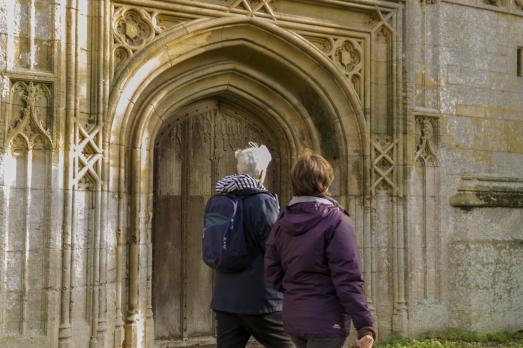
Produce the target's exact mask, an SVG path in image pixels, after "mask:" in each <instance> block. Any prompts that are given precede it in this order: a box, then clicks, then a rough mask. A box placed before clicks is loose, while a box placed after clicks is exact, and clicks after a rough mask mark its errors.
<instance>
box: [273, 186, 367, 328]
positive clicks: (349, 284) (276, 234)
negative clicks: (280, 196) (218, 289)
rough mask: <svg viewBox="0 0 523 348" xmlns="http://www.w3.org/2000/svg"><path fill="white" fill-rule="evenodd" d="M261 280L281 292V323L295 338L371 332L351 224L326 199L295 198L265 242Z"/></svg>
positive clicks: (338, 209) (332, 201)
mask: <svg viewBox="0 0 523 348" xmlns="http://www.w3.org/2000/svg"><path fill="white" fill-rule="evenodd" d="M265 276H266V278H267V280H268V281H270V282H271V283H272V284H273V285H274V286H275V288H276V289H279V290H280V291H282V292H283V294H284V295H283V324H284V327H285V330H286V331H287V333H288V334H290V335H292V336H298V337H335V336H347V335H348V333H349V324H350V319H352V322H353V323H354V326H355V328H356V329H357V330H358V332H361V331H365V330H369V331H372V332H374V330H373V329H372V327H373V321H372V316H371V314H370V311H369V309H368V307H367V301H366V298H365V294H364V290H363V279H362V276H361V267H360V260H359V254H358V248H357V244H356V237H355V235H354V230H353V227H352V222H351V219H350V217H349V216H348V215H347V213H346V212H345V211H344V210H343V209H342V208H340V207H339V205H338V204H337V203H336V202H335V201H334V200H331V199H326V198H319V197H308V196H300V197H295V198H293V200H291V202H290V203H289V205H288V206H287V207H286V208H285V209H284V210H283V211H282V213H281V215H280V217H279V219H278V220H277V221H276V223H275V224H274V225H273V227H272V230H271V233H270V235H269V238H268V240H267V243H266V253H265Z"/></svg>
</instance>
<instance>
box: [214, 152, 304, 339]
mask: <svg viewBox="0 0 523 348" xmlns="http://www.w3.org/2000/svg"><path fill="white" fill-rule="evenodd" d="M249 144H250V147H248V148H246V149H243V150H238V151H236V158H237V160H238V165H237V169H238V173H239V174H237V175H230V176H226V177H224V178H222V179H221V180H219V181H218V182H217V184H216V193H232V194H235V195H246V197H245V198H244V199H243V214H244V215H243V223H244V226H243V231H244V232H245V233H246V238H247V240H248V241H249V243H250V244H251V245H252V246H253V250H254V251H253V252H254V253H255V255H253V261H252V263H251V265H250V266H249V267H247V268H246V269H244V270H243V271H240V272H235V273H224V272H220V271H216V273H215V279H214V289H213V297H212V302H211V308H212V309H213V310H214V311H215V313H216V320H217V324H218V328H217V347H218V348H243V347H245V345H246V344H247V342H248V341H249V338H250V337H251V336H253V337H254V338H255V339H256V340H257V341H258V342H260V343H261V344H263V345H264V346H265V347H268V348H287V347H289V348H291V347H294V345H293V344H292V341H291V340H290V338H289V337H288V336H287V334H286V333H285V331H284V329H283V324H282V315H281V311H282V301H283V295H282V294H281V293H280V292H278V291H276V290H275V289H274V287H273V286H272V285H271V284H269V283H268V282H266V281H265V279H264V274H263V259H264V253H265V240H266V239H267V236H268V235H269V232H270V230H271V227H272V225H273V223H274V221H276V219H277V217H278V213H279V204H278V201H277V199H276V197H275V196H274V195H273V194H271V193H269V192H267V190H266V189H265V187H264V186H263V181H264V179H265V174H266V171H267V166H268V165H269V162H270V161H271V155H270V152H269V151H268V149H267V147H265V146H264V145H261V146H258V145H256V144H254V143H249Z"/></svg>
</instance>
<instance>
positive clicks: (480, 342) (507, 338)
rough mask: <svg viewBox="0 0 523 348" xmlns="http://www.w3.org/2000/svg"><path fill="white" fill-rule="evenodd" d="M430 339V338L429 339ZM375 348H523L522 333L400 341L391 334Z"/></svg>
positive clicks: (433, 335)
mask: <svg viewBox="0 0 523 348" xmlns="http://www.w3.org/2000/svg"><path fill="white" fill-rule="evenodd" d="M429 337H430V338H429ZM376 347H377V348H483V347H511V348H523V331H520V332H516V333H513V332H496V333H489V334H485V335H478V334H476V333H472V332H466V331H449V332H443V333H431V334H429V335H427V338H425V339H419V340H415V339H402V338H400V337H398V336H397V335H394V334H393V338H392V340H391V341H390V342H387V343H380V344H377V345H376Z"/></svg>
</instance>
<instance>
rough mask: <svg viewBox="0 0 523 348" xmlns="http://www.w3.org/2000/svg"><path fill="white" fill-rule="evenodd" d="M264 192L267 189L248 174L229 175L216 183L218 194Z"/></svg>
mask: <svg viewBox="0 0 523 348" xmlns="http://www.w3.org/2000/svg"><path fill="white" fill-rule="evenodd" d="M249 189H251V190H263V191H267V189H266V188H265V187H264V186H263V185H262V184H261V183H260V182H259V181H258V180H256V179H254V178H253V177H252V176H250V175H246V174H236V175H228V176H226V177H224V178H223V179H221V180H218V182H217V183H216V192H217V193H228V192H233V191H239V190H249Z"/></svg>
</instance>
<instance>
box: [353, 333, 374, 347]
mask: <svg viewBox="0 0 523 348" xmlns="http://www.w3.org/2000/svg"><path fill="white" fill-rule="evenodd" d="M373 343H374V338H372V336H371V335H365V336H363V337H362V338H360V339H359V340H358V342H356V344H357V347H358V348H371V347H372V344H373Z"/></svg>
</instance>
